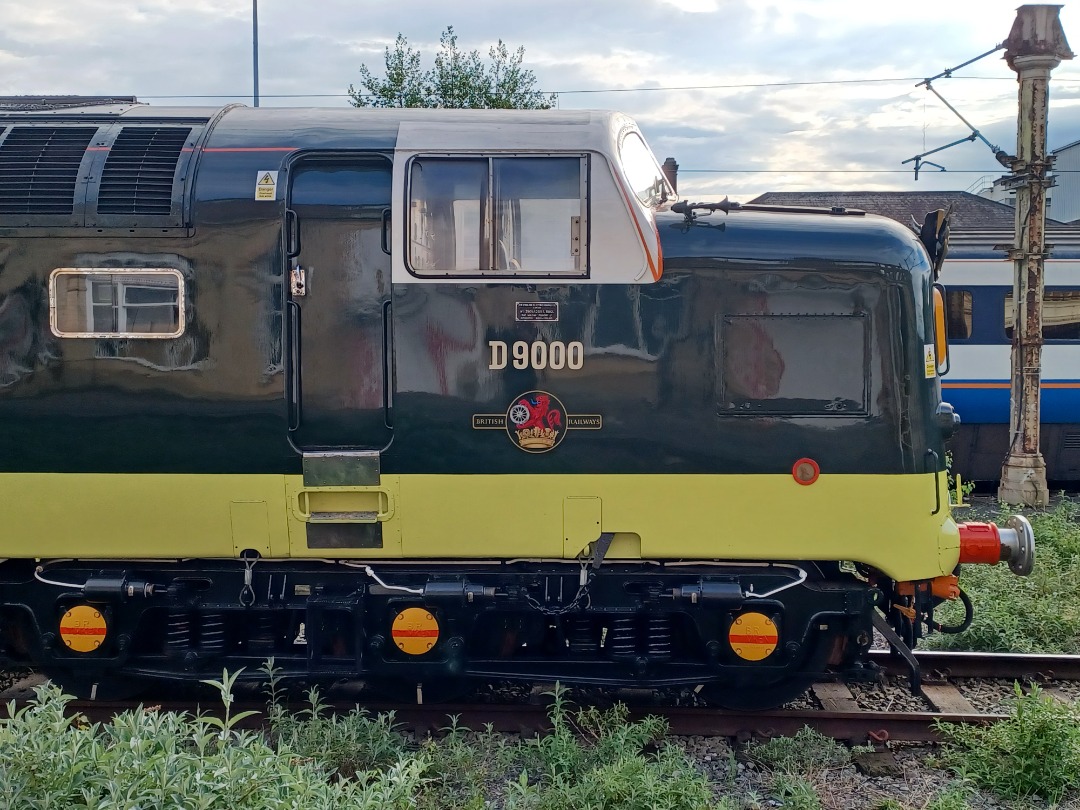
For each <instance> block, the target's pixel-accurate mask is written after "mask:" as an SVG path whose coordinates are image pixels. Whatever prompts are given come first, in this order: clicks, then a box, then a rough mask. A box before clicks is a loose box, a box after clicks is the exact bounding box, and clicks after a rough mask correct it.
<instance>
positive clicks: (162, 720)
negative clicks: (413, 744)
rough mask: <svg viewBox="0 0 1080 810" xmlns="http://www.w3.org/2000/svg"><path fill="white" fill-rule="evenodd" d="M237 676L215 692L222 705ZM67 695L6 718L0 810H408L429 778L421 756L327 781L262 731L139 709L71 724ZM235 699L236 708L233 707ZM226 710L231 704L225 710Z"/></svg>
mask: <svg viewBox="0 0 1080 810" xmlns="http://www.w3.org/2000/svg"><path fill="white" fill-rule="evenodd" d="M234 681H235V676H233V677H231V678H230V677H229V676H228V675H227V674H226V675H225V676H224V677H223V678H222V680H221V681H218V682H215V685H217V686H218V688H219V689H221V690H222V696H223V699H224V698H225V696H226V695H228V694H231V686H232V684H233V682H234ZM70 701H71V697H70V696H68V695H64V694H62V693H61V692H60V690H58V689H56V688H55V687H53V686H51V685H45V686H42V687H39V688H38V690H37V692H36V694H35V697H34V699H33V700H32V701H31V702H30V703H29V704H28V705H27V706H25V707H23V708H22V709H19V710H18V711H16V710H15V706H14V705H13V704H11V705H9V706H8V710H9V717H8V718H7V719H3V720H0V806H2V807H4V808H8V810H44V808H56V810H71V809H72V808H99V809H101V810H103V809H104V808H149V807H153V808H158V809H159V810H202V809H204V808H212V807H213V808H223V807H228V808H229V810H286V808H301V807H302V808H309V807H310V808H322V807H327V808H329V807H333V808H335V810H336V809H337V808H341V809H342V810H376V809H378V810H382V809H383V808H387V809H388V810H405V808H408V807H413V806H414V799H415V796H416V794H417V792H418V791H419V790H420V788H421V786H422V784H423V781H422V775H423V772H424V769H425V768H426V762H425V761H424V760H423V758H420V757H414V758H409V759H402V760H400V761H398V762H396V763H394V764H393V765H391V766H390V767H388V768H387V769H386V770H385V771H383V772H380V773H378V774H371V775H370V777H369V778H368V779H367V780H366V781H363V782H362V781H358V780H342V781H338V782H331V781H330V780H328V779H327V771H326V770H325V769H324V768H322V767H321V766H319V765H317V764H316V763H314V762H312V761H310V760H308V759H305V758H301V757H296V756H294V755H292V754H290V753H288V752H281V753H279V752H278V751H275V750H274V749H273V748H271V747H270V746H269V745H267V743H266V740H265V739H264V738H263V736H262V735H261V734H253V733H251V732H246V731H241V730H236V729H235V724H236V722H237V718H238V717H240V715H230V714H229V713H228V711H227V712H226V719H225V720H223V721H221V724H220V726H217V725H215V724H213V723H207V722H206V720H207V719H208V718H198V717H191V716H190V715H186V714H176V713H172V712H158V711H153V710H147V709H138V710H136V711H132V712H125V713H123V714H120V715H117V716H116V717H115V718H114V719H113V720H112V721H110V722H109V723H107V724H93V725H91V724H89V723H86V722H85V720H84V719H79V718H76V719H75V720H74V721H73V720H71V719H69V718H68V717H66V711H65V710H66V707H67V705H68V703H70ZM230 702H231V701H230ZM226 708H227V709H228V706H227V707H226Z"/></svg>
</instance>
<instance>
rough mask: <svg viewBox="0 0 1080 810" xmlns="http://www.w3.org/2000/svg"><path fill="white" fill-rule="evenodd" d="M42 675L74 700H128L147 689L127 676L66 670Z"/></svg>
mask: <svg viewBox="0 0 1080 810" xmlns="http://www.w3.org/2000/svg"><path fill="white" fill-rule="evenodd" d="M42 674H43V675H44V676H45V677H46V678H48V679H49V680H50V681H52V682H53V685H55V686H58V687H59V688H60V689H62V690H63V691H64V692H65V693H66V694H69V695H72V696H73V697H74V698H75V699H76V700H103V701H111V700H129V699H130V698H133V697H136V696H137V695H139V694H141V693H142V692H145V691H146V689H147V687H148V684H147V683H146V682H145V681H144V680H142V679H141V678H133V677H130V676H127V675H113V674H94V673H89V674H87V673H82V672H72V671H71V670H68V669H63V670H45V671H44V672H43V673H42Z"/></svg>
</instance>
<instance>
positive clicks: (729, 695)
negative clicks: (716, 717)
mask: <svg viewBox="0 0 1080 810" xmlns="http://www.w3.org/2000/svg"><path fill="white" fill-rule="evenodd" d="M816 680H817V679H816V678H813V677H811V676H808V675H796V676H793V677H791V678H787V679H785V680H782V681H777V682H776V683H772V684H769V685H768V686H731V685H729V684H724V683H707V684H705V685H704V686H703V687H702V689H701V696H702V697H704V698H705V700H707V701H708V702H709V705H710V706H717V707H719V708H721V709H729V710H731V711H736V712H761V711H765V710H767V709H775V708H777V707H779V706H783V705H784V704H785V703H787V702H789V701H792V700H795V698H797V697H801V696H802V695H803V694H804V693H805V692H806V690H807V689H809V688H810V687H811V686H813V685H814V683H815V681H816Z"/></svg>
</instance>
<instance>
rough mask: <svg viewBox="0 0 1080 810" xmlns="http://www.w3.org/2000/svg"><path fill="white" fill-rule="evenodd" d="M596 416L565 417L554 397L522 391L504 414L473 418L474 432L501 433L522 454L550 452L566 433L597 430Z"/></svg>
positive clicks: (598, 419)
mask: <svg viewBox="0 0 1080 810" xmlns="http://www.w3.org/2000/svg"><path fill="white" fill-rule="evenodd" d="M603 423H604V420H603V417H601V416H600V414H568V413H567V412H566V406H564V405H563V404H562V402H561V401H560V400H559V398H558V397H556V396H555V395H554V394H550V393H548V392H547V391H526V392H525V393H524V394H521V395H520V396H517V397H514V399H513V400H512V401H511V402H510V405H509V406H508V407H507V409H506V413H504V414H501V413H500V414H495V413H491V414H485V413H478V414H474V415H473V419H472V424H473V429H474V430H497V429H505V430H506V434H507V435H508V436H509V437H510V440H511V441H512V442H513V443H514V445H515V446H516V447H517V448H519V449H520V450H524V451H525V452H526V453H546V452H548V451H549V450H554V449H555V448H556V447H558V446H559V444H560V443H561V442H562V440H563V439H564V438H565V437H566V432H567V431H568V430H600V428H602V427H603Z"/></svg>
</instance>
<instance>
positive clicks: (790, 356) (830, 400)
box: [717, 314, 869, 416]
mask: <svg viewBox="0 0 1080 810" xmlns="http://www.w3.org/2000/svg"><path fill="white" fill-rule="evenodd" d="M867 320H868V319H867V317H866V316H865V315H841V314H819V315H794V314H792V315H779V314H738V315H723V316H720V323H719V324H718V326H719V328H718V329H717V338H718V342H719V344H720V346H719V348H720V352H719V355H720V369H719V370H720V375H719V377H720V380H719V381H720V410H721V413H727V414H731V415H746V416H762V415H770V416H780V415H799V416H804V415H805V416H865V415H866V413H867V397H868V395H867V387H866V386H867V378H868V369H869V349H868V336H869V332H868V329H867ZM823 358H828V360H827V361H823ZM826 367H827V368H828V373H823V371H824V369H825V368H826Z"/></svg>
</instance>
